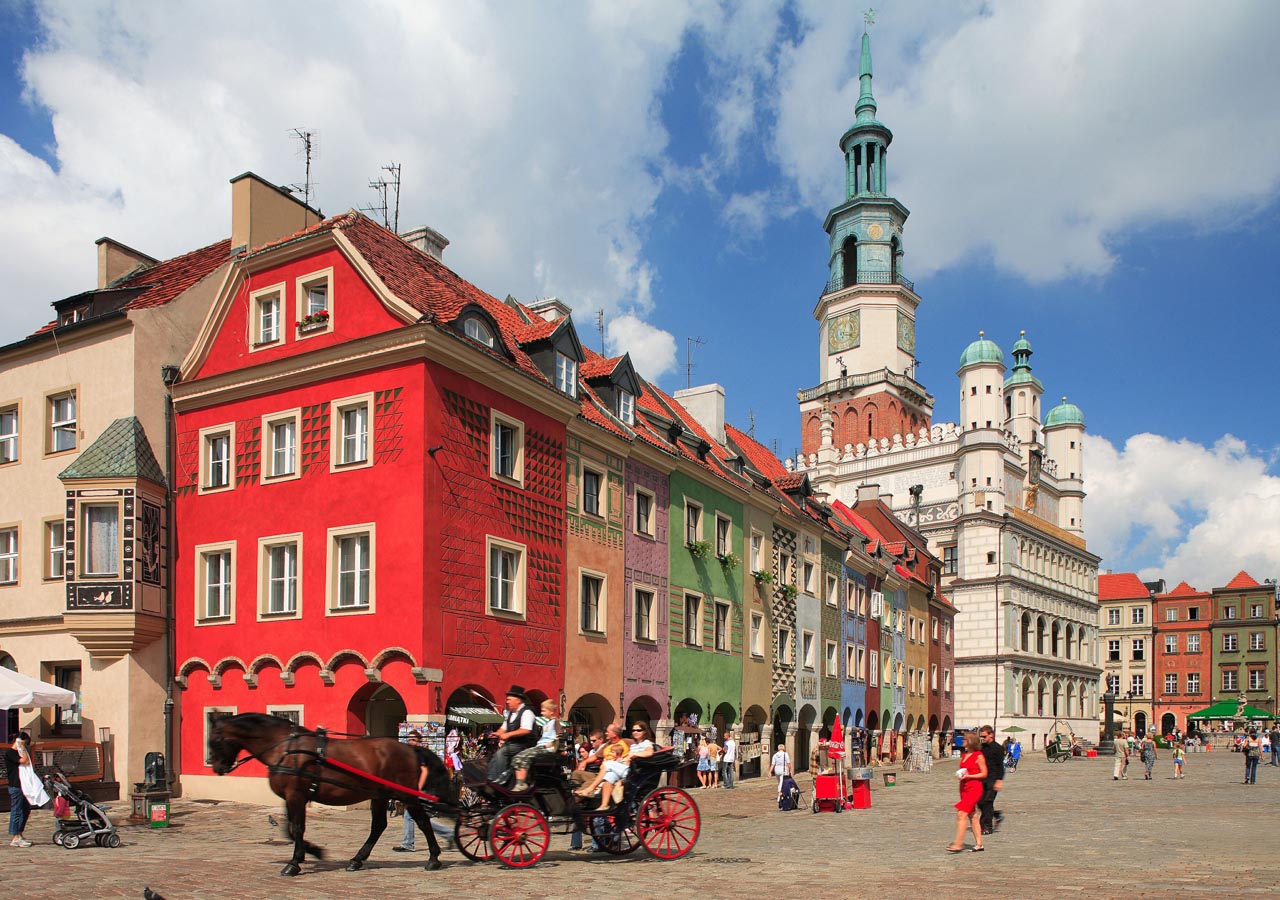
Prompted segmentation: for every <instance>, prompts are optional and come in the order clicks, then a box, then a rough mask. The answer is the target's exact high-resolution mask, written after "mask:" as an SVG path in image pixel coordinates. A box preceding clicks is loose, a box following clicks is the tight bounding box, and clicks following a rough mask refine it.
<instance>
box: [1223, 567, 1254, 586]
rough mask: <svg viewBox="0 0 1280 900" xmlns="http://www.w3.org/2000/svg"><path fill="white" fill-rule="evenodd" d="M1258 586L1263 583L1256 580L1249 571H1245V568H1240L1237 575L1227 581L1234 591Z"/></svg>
mask: <svg viewBox="0 0 1280 900" xmlns="http://www.w3.org/2000/svg"><path fill="white" fill-rule="evenodd" d="M1256 587H1262V585H1260V584H1258V582H1256V581H1254V580H1253V578H1252V577H1251V576H1250V575H1249V573H1248V572H1246V571H1244V570H1243V569H1241V570H1240V572H1239V573H1238V574H1237V575H1236V577H1235V578H1232V579H1231V580H1230V581H1228V582H1227V589H1228V590H1233V591H1238V590H1244V589H1245V588H1256Z"/></svg>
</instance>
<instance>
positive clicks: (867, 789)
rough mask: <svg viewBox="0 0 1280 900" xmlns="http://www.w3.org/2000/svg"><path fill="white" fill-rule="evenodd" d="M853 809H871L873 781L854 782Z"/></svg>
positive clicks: (861, 780)
mask: <svg viewBox="0 0 1280 900" xmlns="http://www.w3.org/2000/svg"><path fill="white" fill-rule="evenodd" d="M853 808H854V809H870V808H871V779H870V778H855V779H854V780H853Z"/></svg>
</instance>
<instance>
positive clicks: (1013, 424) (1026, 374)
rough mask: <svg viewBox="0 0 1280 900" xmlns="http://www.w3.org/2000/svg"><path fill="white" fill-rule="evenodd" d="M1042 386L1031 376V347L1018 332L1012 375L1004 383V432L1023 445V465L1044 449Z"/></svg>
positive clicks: (1024, 334)
mask: <svg viewBox="0 0 1280 900" xmlns="http://www.w3.org/2000/svg"><path fill="white" fill-rule="evenodd" d="M1043 394H1044V385H1043V384H1041V383H1040V379H1039V378H1037V377H1036V376H1034V375H1032V374H1031V343H1030V342H1029V341H1028V340H1027V333H1026V332H1025V331H1023V332H1021V333H1020V334H1019V337H1018V341H1017V343H1015V344H1014V345H1013V371H1011V372H1010V373H1009V377H1008V378H1006V379H1005V380H1004V412H1005V428H1007V429H1008V430H1009V431H1011V432H1012V433H1013V434H1014V436H1015V437H1017V439H1018V440H1019V441H1021V443H1022V455H1023V459H1024V461H1026V460H1027V458H1028V454H1029V453H1030V452H1031V451H1032V450H1038V449H1040V448H1041V447H1042V446H1043V441H1042V437H1043V435H1042V434H1041V433H1040V398H1041V396H1043Z"/></svg>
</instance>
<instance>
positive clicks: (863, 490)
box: [858, 484, 880, 503]
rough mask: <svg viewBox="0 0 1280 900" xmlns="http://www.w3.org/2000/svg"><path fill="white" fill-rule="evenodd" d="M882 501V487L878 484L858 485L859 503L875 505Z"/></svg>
mask: <svg viewBox="0 0 1280 900" xmlns="http://www.w3.org/2000/svg"><path fill="white" fill-rule="evenodd" d="M879 499H880V485H878V484H860V485H858V502H859V503H862V502H864V501H865V502H867V503H875V502H876V501H877V500H879Z"/></svg>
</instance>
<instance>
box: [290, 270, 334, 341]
mask: <svg viewBox="0 0 1280 900" xmlns="http://www.w3.org/2000/svg"><path fill="white" fill-rule="evenodd" d="M297 308H298V324H299V326H300V328H299V332H298V336H299V337H309V336H311V335H312V334H315V333H317V332H318V333H322V334H323V333H326V332H329V331H332V330H333V270H332V269H324V270H323V271H320V272H313V273H311V274H310V275H305V276H303V277H302V278H299V279H298V302H297Z"/></svg>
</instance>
